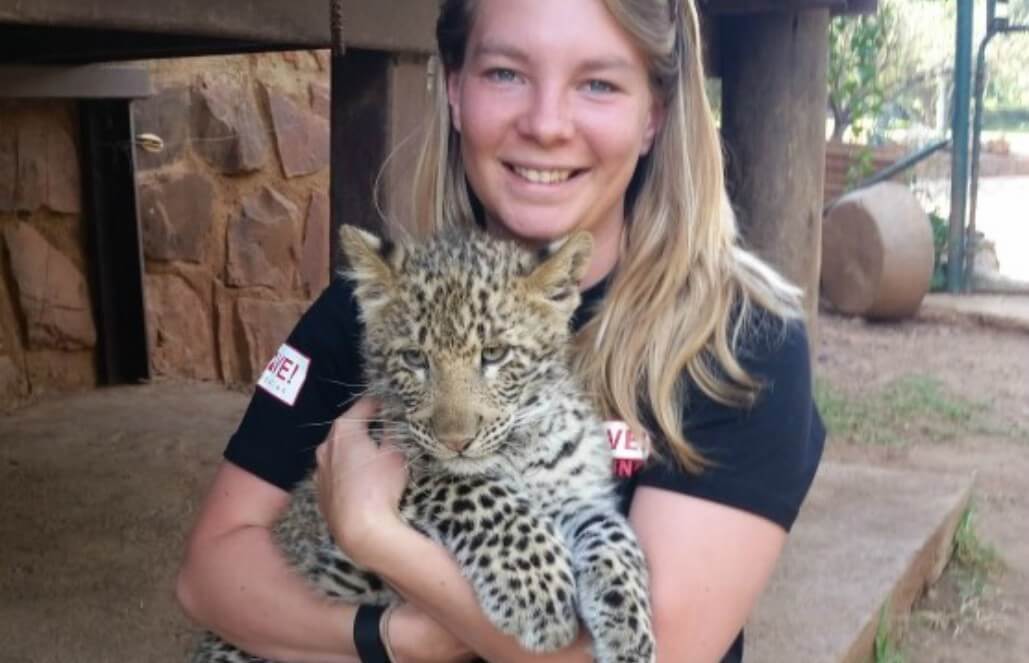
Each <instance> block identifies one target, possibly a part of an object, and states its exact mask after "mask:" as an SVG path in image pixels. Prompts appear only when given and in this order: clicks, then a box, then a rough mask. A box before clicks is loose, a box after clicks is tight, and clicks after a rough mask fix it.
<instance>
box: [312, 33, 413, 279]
mask: <svg viewBox="0 0 1029 663" xmlns="http://www.w3.org/2000/svg"><path fill="white" fill-rule="evenodd" d="M427 61H428V56H425V55H412V56H404V57H401V56H397V55H393V54H390V53H387V52H384V51H362V50H356V49H353V50H348V51H347V52H346V54H345V55H343V56H337V55H333V57H332V138H331V141H332V156H331V158H332V163H331V184H330V200H331V210H332V211H331V219H332V220H331V223H330V237H329V246H330V247H331V253H330V263H331V265H332V269H333V272H335V270H336V269H337V268H338V266H339V261H340V258H341V255H340V252H339V246H338V236H339V227H340V226H341V225H342V224H345V223H346V224H352V225H359V226H362V227H365V228H368V229H369V230H371V231H373V232H375V233H377V234H383V233H384V232H386V230H387V227H386V225H385V224H384V223H383V221H384V219H383V218H382V214H381V213H380V210H379V209H378V208H377V207H376V201H375V194H376V191H375V189H376V179H377V178H378V177H380V173H381V176H382V177H383V181H382V182H381V183H380V186H381V187H382V188H383V193H384V194H385V195H383V196H382V200H381V201H380V202H381V203H382V205H383V207H384V208H385V209H383V210H382V212H384V213H386V214H387V215H388V216H389V217H390V220H391V221H396V222H399V223H405V222H406V221H407V216H406V215H407V214H409V212H410V205H409V203H408V201H409V200H410V198H411V196H410V191H411V184H412V181H411V175H412V174H413V167H414V160H415V158H416V157H417V148H418V146H419V140H418V136H417V132H418V130H419V129H420V124H421V122H422V121H423V120H424V119H425V118H426V117H427V114H428V113H427V110H428V95H427V94H426V63H427ZM390 158H392V162H391V163H389V164H387V163H386V162H387V159H390ZM384 165H387V166H388V167H387V168H386V170H385V171H383V166H384ZM391 225H392V224H391Z"/></svg>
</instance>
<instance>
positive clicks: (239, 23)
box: [0, 0, 439, 55]
mask: <svg viewBox="0 0 1029 663" xmlns="http://www.w3.org/2000/svg"><path fill="white" fill-rule="evenodd" d="M438 9H439V8H438V5H437V3H435V2H429V1H428V0H377V1H376V2H367V0H344V2H343V16H344V30H345V34H346V41H347V47H348V48H360V49H369V50H382V51H391V52H412V53H430V52H432V50H433V49H434V48H435V35H434V29H435V25H436V14H437V12H438ZM0 23H7V24H13V25H25V26H46V27H53V28H87V29H93V30H120V31H126V32H139V33H146V34H157V35H188V36H191V37H194V38H197V43H198V44H202V43H204V40H203V39H200V38H207V42H210V41H211V39H227V40H238V41H246V42H254V43H258V44H262V45H264V47H265V50H278V49H279V48H281V47H282V46H289V47H290V48H328V47H329V46H330V44H331V38H330V35H329V1H328V0H290V2H282V0H236V1H234V2H210V1H209V0H32V2H25V1H24V0H0ZM50 47H51V48H53V49H55V50H58V51H59V50H60V47H61V45H60V44H59V43H57V44H51V45H50ZM202 52H206V51H197V52H195V53H192V54H193V55H199V54H201V53H202ZM222 52H223V51H222Z"/></svg>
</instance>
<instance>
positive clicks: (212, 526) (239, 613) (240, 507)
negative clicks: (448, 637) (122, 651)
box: [176, 462, 356, 662]
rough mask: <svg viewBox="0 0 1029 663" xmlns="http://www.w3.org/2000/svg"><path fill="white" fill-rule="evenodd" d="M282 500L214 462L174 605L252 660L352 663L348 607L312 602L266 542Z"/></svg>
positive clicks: (318, 599)
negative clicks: (239, 648)
mask: <svg viewBox="0 0 1029 663" xmlns="http://www.w3.org/2000/svg"><path fill="white" fill-rule="evenodd" d="M288 501H289V495H288V494H287V493H286V492H284V491H282V490H281V489H279V488H277V487H275V486H273V485H272V484H269V483H266V482H265V481H263V480H261V479H259V478H258V477H256V476H254V475H253V474H251V473H250V472H247V471H246V470H243V469H241V468H239V467H237V466H235V465H233V464H231V463H228V462H224V463H222V465H221V467H219V468H218V471H217V473H216V474H215V478H214V483H213V485H212V486H211V490H210V492H209V493H208V495H207V498H206V500H205V501H204V504H203V506H202V507H201V509H200V514H199V517H198V519H197V522H196V525H195V526H194V528H193V531H192V533H191V534H190V536H189V539H188V541H187V544H186V555H185V559H184V560H183V564H182V568H181V569H180V571H179V576H178V582H177V586H176V593H177V595H178V599H179V602H180V603H181V604H182V607H183V610H184V611H185V612H186V614H187V615H188V616H189V617H190V619H192V620H193V621H194V622H196V623H197V624H200V625H202V626H204V627H206V628H209V629H210V630H212V631H214V632H216V633H218V634H220V635H221V636H222V637H224V638H225V639H226V640H228V641H229V642H232V643H234V644H236V645H237V646H239V647H241V648H243V649H245V650H246V651H248V652H250V653H252V654H255V655H258V656H263V657H266V658H272V659H276V660H283V661H340V662H352V661H355V660H356V657H355V655H354V646H353V641H352V637H351V634H350V628H349V627H348V625H349V624H352V623H353V615H354V608H351V607H349V606H344V605H340V604H338V603H337V604H333V603H330V602H329V601H328V600H326V599H324V598H321V597H318V596H317V595H316V594H315V593H314V592H312V591H311V589H310V588H309V587H308V586H307V585H306V584H305V582H304V581H303V579H302V578H300V576H298V575H297V574H295V573H294V572H292V571H291V570H290V569H289V567H288V565H287V563H286V560H285V558H284V557H283V556H282V554H281V553H280V552H279V549H278V547H277V546H276V545H275V543H274V541H273V540H272V536H271V526H272V524H273V523H274V522H275V519H276V518H277V517H278V516H279V514H280V513H281V512H282V510H283V509H284V508H285V507H286V504H287V503H288Z"/></svg>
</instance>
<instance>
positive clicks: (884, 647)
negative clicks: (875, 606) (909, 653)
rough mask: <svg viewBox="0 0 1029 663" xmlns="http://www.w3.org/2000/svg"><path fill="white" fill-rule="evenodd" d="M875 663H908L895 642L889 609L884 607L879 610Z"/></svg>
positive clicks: (874, 654) (874, 653)
mask: <svg viewBox="0 0 1029 663" xmlns="http://www.w3.org/2000/svg"><path fill="white" fill-rule="evenodd" d="M873 657H874V660H875V663H907V657H906V656H904V654H903V652H901V651H900V648H899V647H898V646H897V643H896V642H895V641H894V637H893V629H892V628H891V627H890V619H889V608H888V607H887V606H883V607H882V609H881V610H879V624H878V627H877V628H876V630H875V651H874V652H873Z"/></svg>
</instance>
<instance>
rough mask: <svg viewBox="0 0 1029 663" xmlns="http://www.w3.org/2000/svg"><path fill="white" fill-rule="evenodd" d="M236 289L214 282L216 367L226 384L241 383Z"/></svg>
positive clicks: (239, 333)
mask: <svg viewBox="0 0 1029 663" xmlns="http://www.w3.org/2000/svg"><path fill="white" fill-rule="evenodd" d="M236 297H237V291H234V290H232V289H230V288H226V287H225V286H223V285H222V284H220V283H218V282H215V285H214V313H215V317H216V323H217V326H216V338H217V345H218V368H219V369H220V370H221V378H222V381H223V382H225V383H226V384H243V383H244V382H245V378H244V377H243V368H242V367H243V364H244V363H246V362H244V361H243V359H242V357H241V350H240V349H241V348H242V347H243V330H242V329H241V328H240V327H239V321H238V320H237V317H236Z"/></svg>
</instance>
